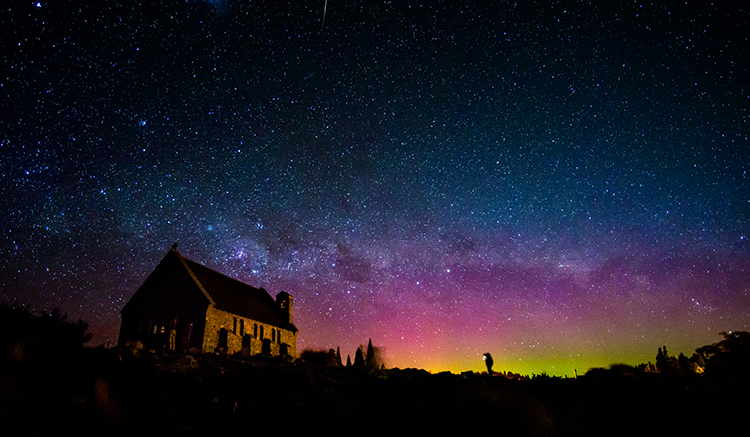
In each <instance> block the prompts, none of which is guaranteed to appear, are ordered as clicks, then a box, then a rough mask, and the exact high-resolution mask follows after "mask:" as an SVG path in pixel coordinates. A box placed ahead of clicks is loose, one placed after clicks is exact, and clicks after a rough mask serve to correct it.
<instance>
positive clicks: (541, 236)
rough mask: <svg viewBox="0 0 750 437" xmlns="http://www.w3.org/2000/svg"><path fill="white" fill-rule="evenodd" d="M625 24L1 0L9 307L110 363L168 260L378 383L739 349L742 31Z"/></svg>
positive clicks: (722, 17)
mask: <svg viewBox="0 0 750 437" xmlns="http://www.w3.org/2000/svg"><path fill="white" fill-rule="evenodd" d="M622 3H624V5H619V4H616V3H610V2H606V1H591V2H583V1H575V2H565V1H563V2H547V1H540V2H534V1H518V2H502V1H493V2H489V1H488V2H472V1H430V2H426V1H425V2H411V3H410V2H406V1H393V2H390V1H344V0H330V1H328V2H327V5H326V2H325V1H324V0H317V1H306V0H305V1H279V0H267V1H265V0H264V1H256V0H252V1H251V0H224V1H199V0H190V1H178V0H171V1H170V0H157V1H150V0H149V1H145V0H144V1H140V2H135V1H127V0H123V1H101V0H90V1H39V2H36V1H11V2H3V4H2V6H0V8H1V10H0V29H2V30H0V32H2V35H3V36H2V40H1V42H0V47H2V52H0V55H1V56H0V65H2V69H1V70H0V147H1V149H0V150H1V154H0V169H1V176H0V177H2V182H1V183H0V204H1V205H2V218H1V219H0V220H1V223H2V229H3V233H2V239H1V240H0V301H2V302H6V303H10V304H12V303H13V302H18V303H20V304H24V305H30V307H31V308H33V309H34V310H51V309H52V308H53V307H58V308H60V309H61V310H63V311H64V312H67V313H68V314H69V317H70V318H71V319H73V320H77V319H78V318H81V319H83V320H85V321H87V322H88V323H89V324H90V327H91V330H92V332H93V334H94V339H93V341H92V342H91V345H94V346H95V345H99V344H104V343H106V342H107V340H112V341H116V340H117V335H118V332H119V323H120V315H119V311H120V310H121V309H122V307H123V305H124V304H125V303H126V302H127V301H128V299H129V298H130V297H131V296H132V295H133V293H135V290H136V289H137V288H138V286H139V285H140V284H141V283H142V282H143V281H144V280H145V278H146V277H147V275H148V274H149V273H150V272H151V271H152V270H153V269H154V267H155V266H156V265H157V264H158V262H159V261H160V260H161V258H162V257H163V256H164V255H166V253H167V252H168V250H169V249H170V247H171V246H172V244H173V243H175V242H177V243H179V250H180V252H181V253H182V254H183V255H184V256H185V257H187V258H189V259H192V260H194V261H197V262H200V263H202V264H204V265H206V266H208V267H211V268H213V269H215V270H218V271H219V272H222V273H225V274H228V275H230V276H232V277H235V278H237V279H240V280H242V281H243V282H246V283H248V284H250V285H253V286H256V287H264V288H265V289H267V290H268V291H269V292H270V293H271V294H272V295H275V294H276V293H278V292H280V291H282V290H284V291H287V292H289V293H290V294H292V296H293V297H294V309H295V314H294V321H295V324H296V325H297V326H298V327H299V329H300V334H299V338H298V344H297V347H298V350H300V351H301V350H303V349H305V348H313V349H328V348H329V347H333V348H335V347H337V346H340V347H341V351H342V354H343V355H344V357H346V355H347V354H350V355H352V357H353V356H354V352H355V349H356V348H357V346H359V345H360V344H365V345H366V344H367V340H368V339H370V338H372V340H373V344H374V345H376V346H381V347H382V348H383V349H384V351H385V356H386V365H387V366H391V367H402V368H404V367H418V368H424V369H428V370H431V371H441V370H450V371H453V372H460V371H465V370H474V371H479V370H483V369H484V364H483V362H482V354H483V353H484V352H490V353H491V354H492V355H493V357H494V361H495V370H501V371H506V370H509V371H513V372H520V373H524V374H531V373H536V374H539V373H540V372H547V373H548V374H553V375H569V376H570V375H572V374H573V369H577V370H578V372H579V373H581V372H583V371H585V370H586V369H588V368H590V367H594V366H607V365H609V364H612V363H619V362H624V363H628V364H638V363H642V362H648V361H651V362H654V360H655V356H656V352H657V349H658V347H659V346H662V345H667V347H668V349H669V352H670V354H675V355H676V354H678V353H679V352H684V353H685V354H686V355H688V356H689V355H691V354H692V353H693V351H694V349H695V348H697V347H700V346H703V345H706V344H710V343H714V342H716V341H719V340H721V337H720V336H719V332H721V331H728V330H750V326H748V324H750V175H748V171H750V143H749V142H748V133H749V132H750V123H749V122H748V120H749V117H750V114H749V112H748V109H749V108H750V98H749V97H748V96H750V68H749V65H748V62H750V42H749V41H748V35H750V25H749V24H748V23H750V13H748V6H747V5H744V2H720V3H722V5H714V6H705V3H707V2H698V1H688V2H685V1H682V2H675V3H672V2H666V3H665V2H656V3H659V4H658V5H654V4H653V3H652V2H640V1H628V2H622ZM725 3H734V4H735V5H733V6H728V5H725ZM324 7H325V12H326V14H325V21H324V22H323V12H324Z"/></svg>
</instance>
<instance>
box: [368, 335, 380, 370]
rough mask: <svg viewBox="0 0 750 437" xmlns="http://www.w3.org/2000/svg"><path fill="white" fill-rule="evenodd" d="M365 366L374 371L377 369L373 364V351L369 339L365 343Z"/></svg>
mask: <svg viewBox="0 0 750 437" xmlns="http://www.w3.org/2000/svg"><path fill="white" fill-rule="evenodd" d="M365 364H366V365H367V367H368V368H370V369H374V368H376V367H377V364H376V363H375V350H374V349H373V348H372V339H370V340H369V341H368V343H367V357H366V361H365Z"/></svg>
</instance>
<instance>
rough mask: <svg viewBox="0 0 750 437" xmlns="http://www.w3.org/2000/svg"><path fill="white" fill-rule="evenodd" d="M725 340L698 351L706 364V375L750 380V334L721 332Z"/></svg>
mask: <svg viewBox="0 0 750 437" xmlns="http://www.w3.org/2000/svg"><path fill="white" fill-rule="evenodd" d="M720 335H723V336H724V340H721V341H719V342H718V343H714V344H712V345H707V346H703V347H700V348H698V349H696V350H695V351H696V353H697V354H698V355H700V356H701V358H702V359H703V360H704V362H705V364H706V373H707V374H709V375H712V376H717V377H722V378H732V379H750V333H748V332H745V331H729V332H721V333H720Z"/></svg>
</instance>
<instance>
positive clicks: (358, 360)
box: [354, 345, 365, 367]
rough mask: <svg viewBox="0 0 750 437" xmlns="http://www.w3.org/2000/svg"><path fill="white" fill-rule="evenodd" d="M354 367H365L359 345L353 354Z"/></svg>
mask: <svg viewBox="0 0 750 437" xmlns="http://www.w3.org/2000/svg"><path fill="white" fill-rule="evenodd" d="M354 367H365V357H364V356H363V353H362V346H361V345H360V346H359V347H358V348H357V352H356V353H355V354H354Z"/></svg>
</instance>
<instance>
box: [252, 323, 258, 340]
mask: <svg viewBox="0 0 750 437" xmlns="http://www.w3.org/2000/svg"><path fill="white" fill-rule="evenodd" d="M253 337H255V338H258V324H257V323H255V324H253Z"/></svg>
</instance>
